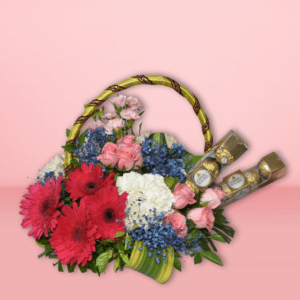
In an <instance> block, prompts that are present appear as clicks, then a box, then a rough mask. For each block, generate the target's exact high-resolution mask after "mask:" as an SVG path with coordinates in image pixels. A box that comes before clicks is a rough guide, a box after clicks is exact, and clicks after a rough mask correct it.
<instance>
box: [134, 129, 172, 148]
mask: <svg viewBox="0 0 300 300" xmlns="http://www.w3.org/2000/svg"><path fill="white" fill-rule="evenodd" d="M149 136H150V132H149V131H145V132H144V133H143V134H141V135H139V136H137V137H136V138H135V141H136V143H137V144H142V143H143V142H144V140H145V138H146V137H149ZM165 138H166V142H167V146H168V148H170V149H172V148H173V144H177V140H176V139H175V138H174V137H173V136H172V135H169V134H166V133H165Z"/></svg>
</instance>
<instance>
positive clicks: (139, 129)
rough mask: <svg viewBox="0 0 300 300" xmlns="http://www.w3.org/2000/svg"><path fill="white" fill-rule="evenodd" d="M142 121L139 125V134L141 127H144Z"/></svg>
mask: <svg viewBox="0 0 300 300" xmlns="http://www.w3.org/2000/svg"><path fill="white" fill-rule="evenodd" d="M142 124H143V123H142V122H141V123H140V125H139V135H141V129H142Z"/></svg>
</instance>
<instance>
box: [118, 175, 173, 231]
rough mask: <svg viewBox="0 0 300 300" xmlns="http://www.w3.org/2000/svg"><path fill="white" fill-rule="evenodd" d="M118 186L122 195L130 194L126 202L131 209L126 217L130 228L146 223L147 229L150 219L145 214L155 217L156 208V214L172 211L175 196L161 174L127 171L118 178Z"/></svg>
mask: <svg viewBox="0 0 300 300" xmlns="http://www.w3.org/2000/svg"><path fill="white" fill-rule="evenodd" d="M116 186H117V187H118V190H119V194H120V195H121V194H122V193H123V192H127V193H128V194H129V195H128V197H127V202H126V204H127V208H128V209H129V208H130V209H129V210H128V211H127V212H128V217H126V218H125V219H124V221H125V224H126V227H127V229H129V230H130V229H132V227H133V225H135V224H137V225H139V226H141V225H142V224H145V228H146V229H147V224H148V221H146V219H145V217H144V216H143V215H146V216H147V217H152V218H153V212H154V210H155V213H156V215H159V214H161V213H163V214H167V213H169V212H171V211H172V204H173V203H174V202H175V198H174V195H173V194H172V192H171V190H170V189H169V188H168V187H167V185H166V184H165V182H164V177H163V176H161V175H158V174H155V175H154V174H144V175H141V174H139V173H136V172H130V173H125V174H124V175H123V176H120V177H118V178H117V182H116ZM133 221H135V222H136V223H134V222H133Z"/></svg>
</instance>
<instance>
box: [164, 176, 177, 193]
mask: <svg viewBox="0 0 300 300" xmlns="http://www.w3.org/2000/svg"><path fill="white" fill-rule="evenodd" d="M164 182H165V184H166V185H167V186H168V187H169V189H170V190H171V191H172V193H173V192H174V188H175V185H176V184H177V183H178V182H179V179H178V178H174V177H171V176H166V177H165V179H164Z"/></svg>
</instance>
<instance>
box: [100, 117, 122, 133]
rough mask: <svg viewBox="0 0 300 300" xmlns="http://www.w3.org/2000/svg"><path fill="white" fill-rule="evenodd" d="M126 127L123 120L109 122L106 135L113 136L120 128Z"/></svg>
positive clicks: (106, 126) (106, 125) (117, 119)
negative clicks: (114, 131)
mask: <svg viewBox="0 0 300 300" xmlns="http://www.w3.org/2000/svg"><path fill="white" fill-rule="evenodd" d="M124 126H125V121H124V120H122V119H121V118H116V119H112V120H109V121H108V122H107V123H106V124H105V126H104V128H105V133H106V134H113V130H114V129H115V130H118V129H120V128H123V127H124Z"/></svg>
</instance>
